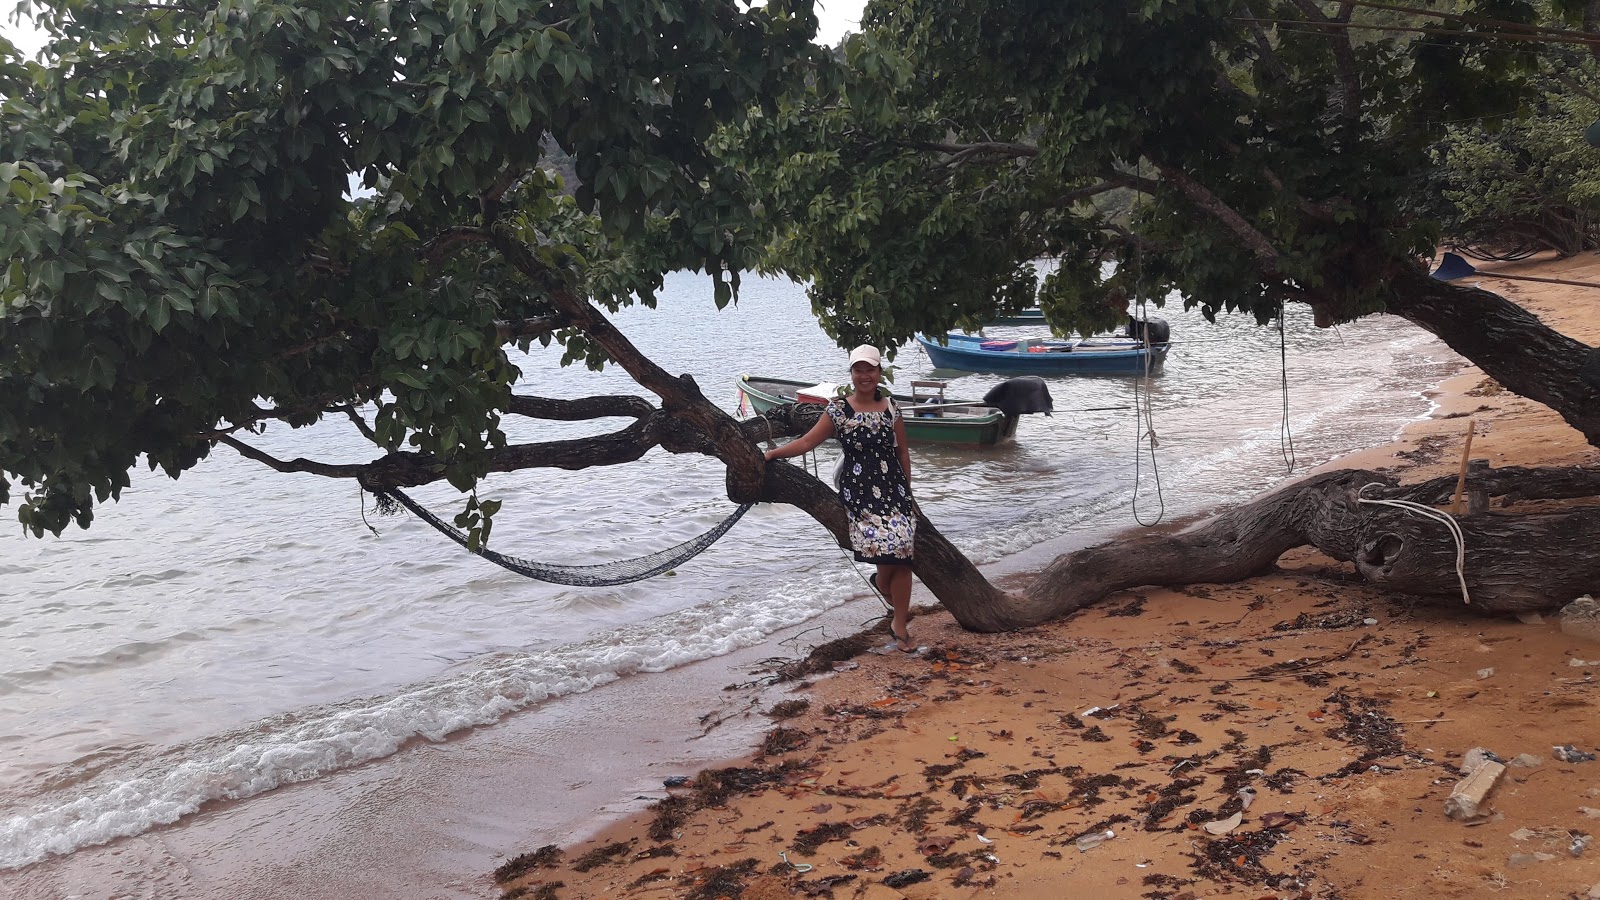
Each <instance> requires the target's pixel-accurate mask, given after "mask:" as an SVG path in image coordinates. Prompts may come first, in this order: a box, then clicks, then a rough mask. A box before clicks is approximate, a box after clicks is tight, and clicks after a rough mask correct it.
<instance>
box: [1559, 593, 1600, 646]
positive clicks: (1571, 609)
mask: <svg viewBox="0 0 1600 900" xmlns="http://www.w3.org/2000/svg"><path fill="white" fill-rule="evenodd" d="M1561 630H1562V631H1563V632H1566V633H1567V634H1570V635H1573V636H1575V637H1584V638H1595V637H1600V603H1597V602H1595V599H1594V597H1592V596H1590V595H1589V594H1584V595H1583V596H1582V597H1579V598H1578V599H1576V600H1574V601H1572V602H1571V603H1568V604H1567V605H1566V606H1563V607H1562V608H1561Z"/></svg>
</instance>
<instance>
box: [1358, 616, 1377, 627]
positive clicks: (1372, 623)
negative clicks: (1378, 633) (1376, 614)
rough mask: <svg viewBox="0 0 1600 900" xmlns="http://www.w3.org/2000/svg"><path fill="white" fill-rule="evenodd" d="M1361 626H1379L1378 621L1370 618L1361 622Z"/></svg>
mask: <svg viewBox="0 0 1600 900" xmlns="http://www.w3.org/2000/svg"><path fill="white" fill-rule="evenodd" d="M1361 624H1363V625H1376V624H1378V620H1377V619H1373V618H1370V617H1369V618H1366V619H1362V620H1361Z"/></svg>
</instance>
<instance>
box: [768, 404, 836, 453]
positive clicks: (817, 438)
mask: <svg viewBox="0 0 1600 900" xmlns="http://www.w3.org/2000/svg"><path fill="white" fill-rule="evenodd" d="M831 437H833V419H830V418H829V417H827V416H826V415H824V416H823V417H822V418H820V419H818V420H817V424H815V425H813V426H811V430H810V431H808V432H806V433H805V434H803V435H801V436H800V437H797V438H795V439H794V440H792V441H790V442H789V443H787V444H784V445H783V446H782V447H779V448H777V449H775V450H768V451H767V459H768V461H771V460H774V459H786V458H788V457H790V456H799V455H800V454H802V453H806V452H808V451H810V450H812V449H815V448H816V446H817V445H818V444H820V443H822V442H823V441H825V440H827V439H828V438H831Z"/></svg>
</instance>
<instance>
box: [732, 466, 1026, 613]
mask: <svg viewBox="0 0 1600 900" xmlns="http://www.w3.org/2000/svg"><path fill="white" fill-rule="evenodd" d="M762 499H763V500H768V501H771V502H774V503H788V504H791V505H793V506H796V507H799V508H800V509H801V510H802V511H804V512H805V513H806V514H807V515H809V516H811V517H812V518H813V519H816V520H817V522H819V523H820V524H821V525H822V527H824V528H826V529H828V533H829V534H832V535H833V539H834V540H835V541H837V542H838V544H839V546H841V547H844V548H846V549H848V548H849V547H850V526H849V514H848V513H847V512H846V511H845V508H844V503H842V502H841V501H840V500H839V495H838V494H835V493H834V492H833V490H832V489H830V488H829V487H828V486H827V485H825V484H823V483H822V482H821V481H818V480H817V479H815V478H813V477H811V475H810V474H809V473H807V472H806V471H805V470H804V469H802V468H800V467H799V466H792V465H788V464H786V463H768V464H767V475H766V484H765V487H764V490H763V492H762ZM915 555H916V573H917V578H919V579H921V581H922V583H923V584H924V585H926V586H927V588H928V590H930V591H932V592H933V595H934V596H935V597H937V598H938V599H939V602H940V603H942V604H943V605H944V608H945V609H947V610H949V611H950V615H952V616H954V617H955V620H956V621H957V622H959V623H960V624H961V627H963V628H966V629H967V630H969V631H980V632H994V631H1007V630H1010V629H1013V628H1021V627H1023V626H1025V625H1031V624H1034V623H1037V622H1042V621H1045V620H1046V619H1050V618H1053V615H1054V614H1053V613H1052V612H1051V611H1050V610H1049V609H1048V608H1039V609H1035V607H1036V606H1039V604H1038V603H1037V601H1033V600H1031V599H1030V598H1027V597H1019V596H1017V595H1015V594H1007V593H1004V592H1003V591H1001V590H999V589H998V588H996V587H995V586H994V585H992V584H990V583H989V580H988V579H986V578H984V577H983V573H981V572H979V571H978V567H977V566H974V565H973V564H972V562H971V561H970V560H968V559H967V557H966V555H965V554H963V553H962V552H961V551H960V550H958V549H956V547H955V545H953V544H951V543H950V541H949V540H948V539H946V538H945V536H944V535H943V534H941V533H940V532H939V530H938V529H937V528H935V527H934V525H933V523H932V522H929V521H928V519H927V517H926V516H923V515H921V512H920V510H919V512H918V515H917V543H916V547H915Z"/></svg>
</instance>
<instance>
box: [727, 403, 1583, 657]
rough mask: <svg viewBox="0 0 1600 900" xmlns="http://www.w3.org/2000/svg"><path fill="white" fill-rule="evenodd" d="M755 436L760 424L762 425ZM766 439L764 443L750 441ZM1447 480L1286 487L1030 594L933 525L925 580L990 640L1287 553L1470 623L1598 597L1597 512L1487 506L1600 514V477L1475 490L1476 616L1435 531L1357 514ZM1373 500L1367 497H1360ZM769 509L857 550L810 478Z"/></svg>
mask: <svg viewBox="0 0 1600 900" xmlns="http://www.w3.org/2000/svg"><path fill="white" fill-rule="evenodd" d="M815 420H816V408H815V407H811V408H807V407H803V406H802V407H795V406H788V407H780V408H779V409H776V410H773V411H772V412H770V413H768V414H767V416H766V417H765V421H763V420H749V421H746V422H745V423H743V424H744V427H745V428H746V429H747V433H752V436H756V437H765V433H767V432H768V430H769V429H770V431H771V433H773V434H774V435H775V436H784V435H793V434H799V433H802V432H803V431H804V430H805V429H807V428H809V427H810V425H811V424H812V423H813V422H815ZM753 423H754V424H753ZM757 428H759V430H760V431H761V432H763V433H762V434H761V435H759V436H758V435H755V434H754V433H753V431H754V430H755V429H757ZM1455 487H1456V476H1455V475H1449V476H1445V477H1442V478H1436V479H1433V480H1431V481H1425V482H1421V483H1418V484H1413V485H1405V486H1402V485H1399V484H1398V483H1397V482H1396V481H1395V479H1394V478H1392V477H1391V476H1388V475H1385V474H1382V473H1379V472H1371V471H1365V470H1359V469H1346V470H1341V471H1335V472H1327V473H1324V474H1321V475H1316V476H1312V477H1310V478H1306V479H1304V480H1301V481H1298V482H1295V483H1293V484H1290V485H1286V486H1284V487H1282V488H1280V489H1278V490H1276V491H1273V492H1271V493H1268V494H1265V495H1263V496H1261V497H1258V498H1257V499H1255V500H1253V501H1251V502H1249V503H1246V504H1244V505H1243V506H1239V507H1235V508H1233V509H1230V510H1227V511H1226V512H1223V513H1221V514H1219V515H1217V516H1215V517H1213V518H1210V519H1207V520H1205V521H1203V522H1200V523H1197V524H1195V525H1193V526H1190V527H1188V528H1185V529H1182V530H1177V531H1172V530H1160V531H1145V532H1139V533H1135V534H1131V535H1125V536H1121V537H1118V538H1117V539H1115V540H1113V541H1110V542H1108V543H1105V544H1101V545H1098V546H1094V547H1088V548H1085V549H1083V550H1078V551H1075V552H1072V553H1068V554H1065V555H1063V556H1061V557H1059V558H1057V559H1056V560H1055V561H1054V562H1053V563H1051V564H1050V566H1049V567H1048V568H1046V569H1045V570H1044V571H1043V572H1041V573H1040V575H1039V577H1038V578H1036V579H1035V580H1034V582H1033V583H1032V584H1030V585H1029V586H1028V587H1027V589H1026V590H1023V591H1010V592H1006V591H1001V590H999V589H997V588H996V587H994V586H993V585H992V584H990V583H989V582H988V581H987V580H986V579H985V578H984V577H983V575H982V574H981V573H979V572H978V570H977V569H976V568H974V567H973V565H972V563H971V562H970V561H968V560H967V558H966V557H965V556H964V555H963V554H961V552H960V551H959V550H957V549H956V548H955V547H954V546H952V545H951V544H950V542H949V541H948V540H947V539H946V538H945V537H944V536H943V535H941V534H940V533H939V531H938V530H937V529H936V528H935V527H934V526H933V524H932V523H931V522H929V521H927V520H926V519H921V520H919V524H918V527H917V546H916V559H917V563H916V571H917V577H918V578H919V579H920V580H921V581H922V582H923V583H924V584H925V585H927V587H928V588H929V590H930V591H931V592H932V593H933V595H934V596H935V597H937V598H938V599H939V601H940V602H941V603H942V604H943V605H944V607H945V609H947V610H949V612H950V614H951V615H952V616H954V617H955V619H956V621H957V622H959V623H960V624H961V626H962V627H964V628H967V629H969V630H972V631H980V632H994V631H1009V630H1011V629H1015V628H1025V627H1028V626H1030V625H1037V624H1040V623H1042V622H1047V621H1050V620H1052V619H1057V618H1060V617H1062V616H1065V615H1068V614H1070V613H1072V612H1074V611H1076V610H1078V609H1081V608H1083V607H1085V606H1088V605H1090V604H1093V603H1096V602H1098V601H1100V600H1102V599H1104V598H1105V597H1107V596H1109V595H1111V594H1113V593H1115V592H1117V591H1120V590H1126V589H1128V588H1134V587H1140V586H1145V585H1168V586H1171V585H1183V584H1200V583H1228V582H1234V581H1240V580H1243V579H1245V578H1249V577H1251V576H1254V575H1261V574H1264V573H1266V572H1269V571H1271V570H1272V568H1273V566H1274V565H1275V564H1276V562H1277V560H1278V558H1279V557H1280V556H1282V555H1283V554H1284V552H1286V551H1288V550H1290V549H1293V548H1295V547H1301V546H1312V547H1316V548H1317V549H1318V550H1320V551H1322V552H1323V553H1325V554H1327V555H1328V556H1331V557H1333V558H1334V559H1338V560H1341V561H1346V562H1351V563H1353V564H1354V565H1355V568H1356V570H1357V571H1358V572H1359V573H1360V574H1361V575H1362V576H1363V577H1364V578H1366V579H1367V580H1368V581H1369V582H1371V583H1372V584H1374V585H1376V586H1377V587H1380V588H1382V589H1384V590H1387V591H1392V592H1395V593H1401V594H1407V595H1411V596H1414V597H1417V598H1419V599H1420V600H1422V601H1423V602H1427V603H1433V604H1440V605H1447V606H1454V607H1456V608H1464V609H1465V610H1466V611H1468V612H1479V613H1490V612H1523V611H1532V610H1547V609H1554V608H1557V607H1560V606H1562V605H1563V604H1566V603H1568V602H1570V601H1571V600H1572V599H1573V598H1575V597H1578V596H1580V595H1582V594H1585V593H1595V592H1600V543H1597V542H1596V541H1595V540H1594V537H1593V536H1594V535H1597V534H1600V505H1594V506H1569V507H1568V508H1564V509H1554V510H1549V511H1538V512H1524V513H1517V514H1506V513H1503V512H1483V511H1481V510H1483V509H1485V508H1486V507H1487V505H1488V504H1487V502H1486V501H1487V499H1488V498H1489V497H1496V498H1500V499H1501V501H1502V503H1503V504H1504V503H1512V502H1520V501H1529V500H1575V499H1581V498H1595V499H1596V501H1597V502H1600V468H1564V469H1556V468H1522V467H1507V468H1503V469H1488V468H1479V467H1474V468H1472V469H1471V470H1470V471H1469V474H1468V478H1467V487H1468V492H1469V494H1471V495H1474V499H1475V505H1474V509H1477V510H1480V511H1479V512H1477V513H1475V514H1470V515H1466V516H1461V517H1458V518H1457V522H1458V523H1459V525H1460V526H1461V530H1462V532H1463V536H1464V540H1465V544H1466V565H1465V567H1464V572H1465V576H1466V582H1467V588H1468V592H1469V594H1470V596H1471V598H1472V602H1471V604H1470V605H1467V606H1465V607H1463V600H1462V596H1461V585H1460V581H1459V580H1458V579H1457V577H1456V565H1455V562H1456V545H1455V541H1454V539H1453V538H1452V537H1451V535H1450V532H1449V531H1448V530H1446V528H1445V527H1444V526H1443V525H1442V524H1441V523H1439V522H1436V521H1434V520H1431V519H1427V518H1423V517H1421V516H1418V515H1416V514H1413V513H1411V512H1407V511H1402V510H1398V509H1394V508H1391V507H1385V506H1375V505H1370V504H1364V503H1361V502H1359V499H1360V498H1361V497H1365V498H1367V499H1384V500H1408V501H1411V502H1416V503H1423V504H1426V505H1436V504H1443V503H1447V502H1449V500H1450V496H1451V494H1452V493H1453V492H1454V490H1455ZM1363 489H1365V490H1364V491H1363ZM762 499H764V500H767V501H771V502H778V503H789V504H793V505H795V506H797V507H799V508H801V509H804V510H805V511H806V512H808V513H810V514H811V516H812V517H813V518H815V519H816V520H817V521H818V522H820V523H822V525H823V526H824V527H826V528H827V529H828V530H829V531H830V532H832V534H833V536H834V539H835V540H837V541H838V542H839V543H840V545H841V546H848V537H847V534H846V518H845V512H844V507H843V505H842V504H841V503H839V500H838V497H837V495H835V494H834V493H833V491H832V490H831V489H829V488H828V487H827V486H826V485H824V484H822V483H821V482H820V481H817V480H816V479H815V478H812V477H811V476H809V475H808V474H806V473H805V472H804V471H803V470H801V469H799V468H797V467H794V466H787V465H773V466H768V468H767V473H766V485H765V490H764V491H763V496H762Z"/></svg>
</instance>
